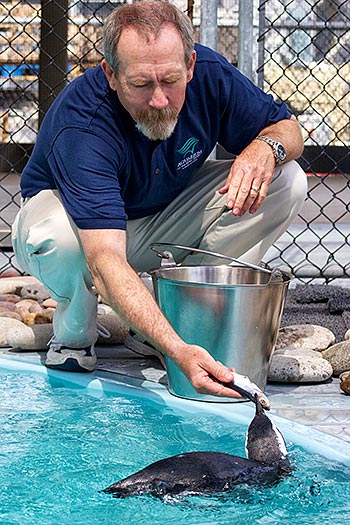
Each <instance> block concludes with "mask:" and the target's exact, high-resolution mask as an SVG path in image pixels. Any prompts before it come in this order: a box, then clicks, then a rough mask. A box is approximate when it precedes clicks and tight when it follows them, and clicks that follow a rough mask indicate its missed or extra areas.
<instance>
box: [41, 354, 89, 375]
mask: <svg viewBox="0 0 350 525" xmlns="http://www.w3.org/2000/svg"><path fill="white" fill-rule="evenodd" d="M45 366H46V368H51V369H54V370H65V371H66V372H84V373H91V372H94V370H95V366H94V367H91V368H84V367H82V366H80V365H79V363H78V362H77V360H76V359H69V358H68V359H66V360H65V361H64V362H63V363H50V362H49V363H47V362H46V363H45Z"/></svg>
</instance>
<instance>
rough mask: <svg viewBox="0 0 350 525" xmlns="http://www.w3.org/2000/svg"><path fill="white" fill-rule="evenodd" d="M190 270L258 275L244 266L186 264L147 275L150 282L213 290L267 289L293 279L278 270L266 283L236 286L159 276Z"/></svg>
mask: <svg viewBox="0 0 350 525" xmlns="http://www.w3.org/2000/svg"><path fill="white" fill-rule="evenodd" d="M191 268H219V269H222V268H227V269H239V270H241V271H243V272H248V271H249V272H253V273H259V272H260V270H257V269H252V268H247V267H245V266H240V265H231V264H220V265H211V264H208V265H197V264H187V265H184V266H173V265H172V266H163V267H160V268H154V269H152V270H150V271H149V272H148V273H149V274H150V275H151V277H152V280H154V281H156V280H162V281H167V282H169V283H172V284H174V285H176V286H195V287H203V286H210V287H214V288H219V287H220V288H223V287H224V288H237V287H244V288H247V287H250V288H267V287H269V286H280V285H283V286H288V284H289V283H290V281H291V280H292V279H293V276H292V275H291V274H289V273H287V272H285V271H284V270H279V269H278V272H279V276H278V277H277V276H272V278H271V279H269V280H268V282H266V283H237V284H229V283H204V282H203V283H199V282H194V281H189V280H175V279H171V278H170V277H165V276H163V275H159V274H160V273H167V272H170V271H172V272H174V271H175V272H176V271H177V270H186V269H191ZM261 273H262V274H263V275H265V273H264V272H261Z"/></svg>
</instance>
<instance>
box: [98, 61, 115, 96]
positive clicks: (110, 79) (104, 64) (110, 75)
mask: <svg viewBox="0 0 350 525" xmlns="http://www.w3.org/2000/svg"><path fill="white" fill-rule="evenodd" d="M101 67H102V69H103V72H104V74H105V75H106V78H107V80H108V84H109V87H110V88H111V89H112V90H113V91H116V89H117V80H116V78H115V75H114V71H113V69H112V67H111V66H110V65H109V64H108V62H107V60H106V59H105V58H104V59H103V60H102V62H101Z"/></svg>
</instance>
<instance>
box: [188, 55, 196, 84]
mask: <svg viewBox="0 0 350 525" xmlns="http://www.w3.org/2000/svg"><path fill="white" fill-rule="evenodd" d="M196 57H197V53H196V52H195V51H193V52H192V56H191V59H190V64H189V68H188V70H187V82H190V80H192V78H193V72H194V65H195V63H196Z"/></svg>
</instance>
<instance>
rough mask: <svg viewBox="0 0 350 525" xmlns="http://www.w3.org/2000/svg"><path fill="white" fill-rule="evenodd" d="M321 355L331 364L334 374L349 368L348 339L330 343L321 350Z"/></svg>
mask: <svg viewBox="0 0 350 525" xmlns="http://www.w3.org/2000/svg"><path fill="white" fill-rule="evenodd" d="M322 357H323V358H324V359H327V361H328V362H329V363H330V364H331V365H332V367H333V373H334V375H335V376H338V375H339V374H341V373H342V372H346V371H347V370H350V341H341V342H340V343H336V344H335V345H332V346H331V347H330V348H327V350H324V351H323V352H322Z"/></svg>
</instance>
